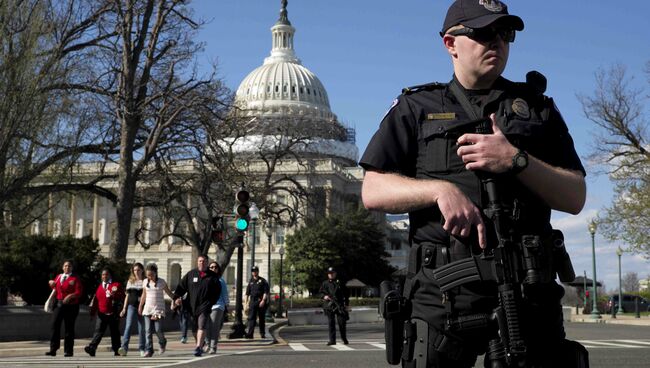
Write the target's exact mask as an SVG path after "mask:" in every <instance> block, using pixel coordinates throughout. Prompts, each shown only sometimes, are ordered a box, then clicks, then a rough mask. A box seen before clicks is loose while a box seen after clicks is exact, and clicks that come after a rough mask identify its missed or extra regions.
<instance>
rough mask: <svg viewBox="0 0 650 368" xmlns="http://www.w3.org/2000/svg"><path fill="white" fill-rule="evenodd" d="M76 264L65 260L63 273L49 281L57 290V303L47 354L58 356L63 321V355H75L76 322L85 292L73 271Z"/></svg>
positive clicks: (51, 286)
mask: <svg viewBox="0 0 650 368" xmlns="http://www.w3.org/2000/svg"><path fill="white" fill-rule="evenodd" d="M73 269H74V265H73V263H72V261H71V260H66V261H65V262H63V266H62V270H63V273H61V274H59V275H57V276H56V277H55V278H54V280H50V281H49V285H50V288H52V289H54V290H55V293H56V305H55V306H54V311H53V315H52V337H51V338H50V351H47V352H45V355H49V356H56V351H57V350H59V348H60V347H61V322H63V323H64V325H65V338H64V343H63V356H66V357H71V356H73V355H74V337H75V334H74V324H75V322H76V320H77V316H78V315H79V301H80V300H81V296H82V293H83V285H82V284H81V280H80V279H79V277H78V276H77V275H76V274H74V273H72V272H73Z"/></svg>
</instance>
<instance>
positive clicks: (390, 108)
mask: <svg viewBox="0 0 650 368" xmlns="http://www.w3.org/2000/svg"><path fill="white" fill-rule="evenodd" d="M397 105H399V98H396V99H394V100H393V103H392V104H391V105H390V107H389V108H388V110H386V113H385V114H384V116H383V117H382V118H381V120H384V119H386V116H388V113H390V111H391V110H392V109H394V108H395V106H397Z"/></svg>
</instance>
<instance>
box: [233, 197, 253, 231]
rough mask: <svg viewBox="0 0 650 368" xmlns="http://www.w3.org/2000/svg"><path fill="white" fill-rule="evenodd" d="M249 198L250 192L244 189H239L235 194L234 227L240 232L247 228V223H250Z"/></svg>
mask: <svg viewBox="0 0 650 368" xmlns="http://www.w3.org/2000/svg"><path fill="white" fill-rule="evenodd" d="M249 199H250V193H248V191H247V190H245V189H243V188H242V189H240V190H238V191H237V193H236V194H235V201H236V203H235V229H237V231H240V232H244V231H246V230H247V229H248V224H249V223H250V220H251V218H250V215H249V212H250V204H249V203H248V200H249Z"/></svg>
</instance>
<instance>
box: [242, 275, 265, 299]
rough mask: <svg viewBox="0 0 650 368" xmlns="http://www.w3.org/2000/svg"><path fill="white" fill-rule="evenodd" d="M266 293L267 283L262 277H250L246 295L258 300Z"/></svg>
mask: <svg viewBox="0 0 650 368" xmlns="http://www.w3.org/2000/svg"><path fill="white" fill-rule="evenodd" d="M267 293H270V288H269V283H268V282H266V280H265V279H264V278H263V277H258V278H257V280H255V279H254V278H251V279H250V281H249V282H248V286H247V287H246V295H247V296H250V298H251V300H253V301H255V302H257V301H260V300H262V298H263V297H264V294H267Z"/></svg>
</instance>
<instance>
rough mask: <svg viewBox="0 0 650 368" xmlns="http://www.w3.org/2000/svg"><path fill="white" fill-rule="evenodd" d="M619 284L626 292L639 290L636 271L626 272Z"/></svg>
mask: <svg viewBox="0 0 650 368" xmlns="http://www.w3.org/2000/svg"><path fill="white" fill-rule="evenodd" d="M621 284H622V285H621V286H622V288H623V290H624V291H625V292H626V293H630V292H637V291H639V275H638V274H637V273H636V272H628V273H626V274H625V276H623V279H622V280H621Z"/></svg>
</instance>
